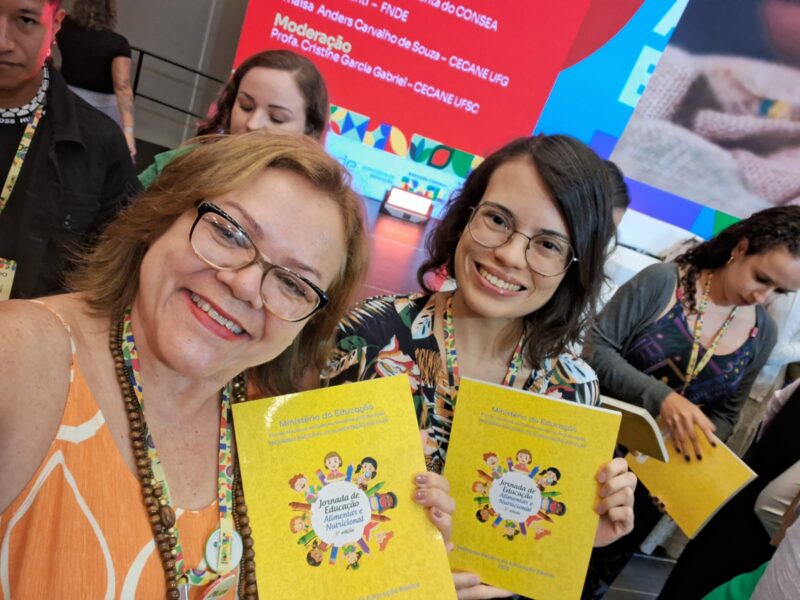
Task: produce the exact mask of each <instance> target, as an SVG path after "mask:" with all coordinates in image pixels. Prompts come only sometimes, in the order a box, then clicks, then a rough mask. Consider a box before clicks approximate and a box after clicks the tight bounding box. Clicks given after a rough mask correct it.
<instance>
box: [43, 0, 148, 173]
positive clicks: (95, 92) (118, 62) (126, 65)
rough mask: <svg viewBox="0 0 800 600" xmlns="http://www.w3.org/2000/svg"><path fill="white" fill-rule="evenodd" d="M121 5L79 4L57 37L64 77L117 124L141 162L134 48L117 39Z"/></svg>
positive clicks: (110, 1)
mask: <svg viewBox="0 0 800 600" xmlns="http://www.w3.org/2000/svg"><path fill="white" fill-rule="evenodd" d="M116 25H117V2H116V0H74V2H73V3H72V9H71V10H70V12H69V14H68V15H67V16H66V17H65V18H64V22H63V23H62V24H61V30H60V31H59V32H58V35H57V36H56V41H57V42H58V49H59V51H60V53H61V75H62V76H63V77H64V80H65V81H66V82H67V84H68V85H69V86H70V89H71V90H72V91H73V92H75V93H76V94H78V95H79V96H80V97H81V98H83V99H84V100H86V102H88V103H89V104H91V105H92V106H94V107H95V108H96V109H98V110H100V111H101V112H103V113H105V114H107V115H108V116H109V117H111V118H112V119H114V120H115V121H116V122H117V124H119V126H120V127H121V128H122V131H123V132H124V133H125V141H126V142H127V143H128V150H129V151H130V154H131V158H132V159H133V158H135V157H136V138H135V137H134V129H133V88H132V87H131V48H130V46H129V45H128V40H126V39H125V37H124V36H122V35H120V34H118V33H116V32H115V31H114V28H115V27H116Z"/></svg>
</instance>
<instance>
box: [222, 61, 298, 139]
mask: <svg viewBox="0 0 800 600" xmlns="http://www.w3.org/2000/svg"><path fill="white" fill-rule="evenodd" d="M305 128H306V103H305V100H304V98H303V95H302V93H301V92H300V89H299V88H298V87H297V82H296V81H295V78H294V75H293V74H292V73H291V72H289V71H281V70H278V69H268V68H266V67H253V68H252V69H250V70H249V71H248V72H247V73H246V74H245V76H244V77H243V78H242V81H241V83H240V84H239V92H238V94H237V95H236V101H235V102H234V104H233V109H232V110H231V123H230V132H231V133H234V134H236V133H246V132H248V131H257V130H260V129H266V130H276V131H285V132H287V133H295V134H298V135H302V134H303V133H304V132H305Z"/></svg>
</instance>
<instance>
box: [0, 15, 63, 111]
mask: <svg viewBox="0 0 800 600" xmlns="http://www.w3.org/2000/svg"><path fill="white" fill-rule="evenodd" d="M63 18H64V11H63V10H59V9H57V8H56V5H55V4H53V3H51V2H49V1H48V0H0V97H2V100H3V107H4V108H13V107H16V106H20V105H22V104H25V103H26V102H28V101H29V100H30V99H31V98H33V96H34V95H35V94H36V90H37V89H38V87H39V83H40V82H41V78H40V73H41V70H42V65H43V64H44V60H45V58H46V57H47V51H48V49H49V48H50V46H51V45H52V44H53V41H54V39H55V35H56V33H57V32H58V30H59V28H60V27H61V20H62V19H63Z"/></svg>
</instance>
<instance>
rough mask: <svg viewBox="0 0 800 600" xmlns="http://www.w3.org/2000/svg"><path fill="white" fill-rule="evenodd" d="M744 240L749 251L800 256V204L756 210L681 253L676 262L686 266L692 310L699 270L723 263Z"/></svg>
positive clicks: (686, 294)
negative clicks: (776, 252)
mask: <svg viewBox="0 0 800 600" xmlns="http://www.w3.org/2000/svg"><path fill="white" fill-rule="evenodd" d="M742 240H747V252H746V254H761V253H762V252H768V251H769V250H774V249H775V248H786V250H787V251H788V252H789V253H790V254H791V255H792V256H797V257H800V206H776V207H773V208H767V209H766V210H762V211H759V212H757V213H753V214H752V215H750V216H749V217H748V218H746V219H744V220H743V221H739V222H738V223H734V224H733V225H731V226H730V227H728V228H727V229H723V230H722V231H721V232H719V233H718V234H717V235H716V236H714V237H713V238H711V239H710V240H708V241H707V242H702V243H700V244H698V245H697V246H694V247H693V248H691V249H690V250H688V251H687V252H685V253H683V254H681V255H680V256H678V257H677V258H676V259H675V262H676V263H677V264H678V265H680V266H681V267H685V269H684V274H683V275H682V276H681V286H682V288H683V292H684V304H685V305H686V307H687V308H688V309H689V310H690V311H695V310H696V306H695V289H696V287H697V276H698V275H699V274H700V271H702V270H703V269H717V268H719V267H722V266H724V265H725V263H727V262H728V261H729V260H730V258H731V252H733V249H734V248H736V245H737V244H738V243H739V242H740V241H742Z"/></svg>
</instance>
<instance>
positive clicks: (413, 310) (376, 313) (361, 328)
mask: <svg viewBox="0 0 800 600" xmlns="http://www.w3.org/2000/svg"><path fill="white" fill-rule="evenodd" d="M434 307H435V296H433V295H426V294H419V293H418V294H411V295H405V296H376V297H373V298H369V299H367V300H364V301H363V302H362V303H361V304H359V305H357V306H356V307H354V308H352V309H351V310H350V312H349V313H348V314H347V315H346V316H345V318H344V319H342V321H341V322H340V323H339V326H338V328H337V332H336V333H337V335H336V350H335V352H334V355H333V356H332V358H331V360H330V362H329V363H328V366H327V368H326V369H325V370H324V371H323V373H322V380H323V381H322V383H323V385H337V384H340V383H349V382H355V381H364V380H368V379H374V378H376V377H388V376H391V375H399V374H402V373H405V374H407V375H408V378H409V380H410V382H411V393H412V396H413V399H414V408H415V409H416V413H417V419H418V422H419V426H420V429H422V430H425V431H426V432H427V434H428V436H427V443H426V448H425V460H426V463H427V467H428V470H431V471H436V472H441V471H442V470H443V468H444V461H445V457H446V455H447V443H448V440H449V438H450V427H451V424H452V420H453V410H454V409H455V403H456V398H455V397H454V394H453V393H452V390H451V389H450V386H449V384H448V376H447V372H446V370H445V368H444V366H443V361H442V357H441V354H440V350H439V345H438V343H437V341H436V337H435V336H434ZM523 389H525V390H529V391H532V392H536V393H538V394H546V395H548V396H551V397H556V398H563V399H565V400H572V401H574V402H578V403H580V404H590V405H594V404H596V403H597V401H598V399H599V397H600V391H599V386H598V383H597V376H596V375H595V373H594V371H593V370H592V369H591V367H589V365H587V364H586V363H585V362H584V361H583V360H582V359H580V358H579V357H577V356H576V355H574V354H572V353H564V354H561V355H559V356H558V357H556V358H548V359H546V360H545V361H544V364H543V365H541V366H540V368H537V369H533V370H532V372H531V374H530V376H529V377H528V379H527V380H526V381H525V385H524V386H523Z"/></svg>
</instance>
